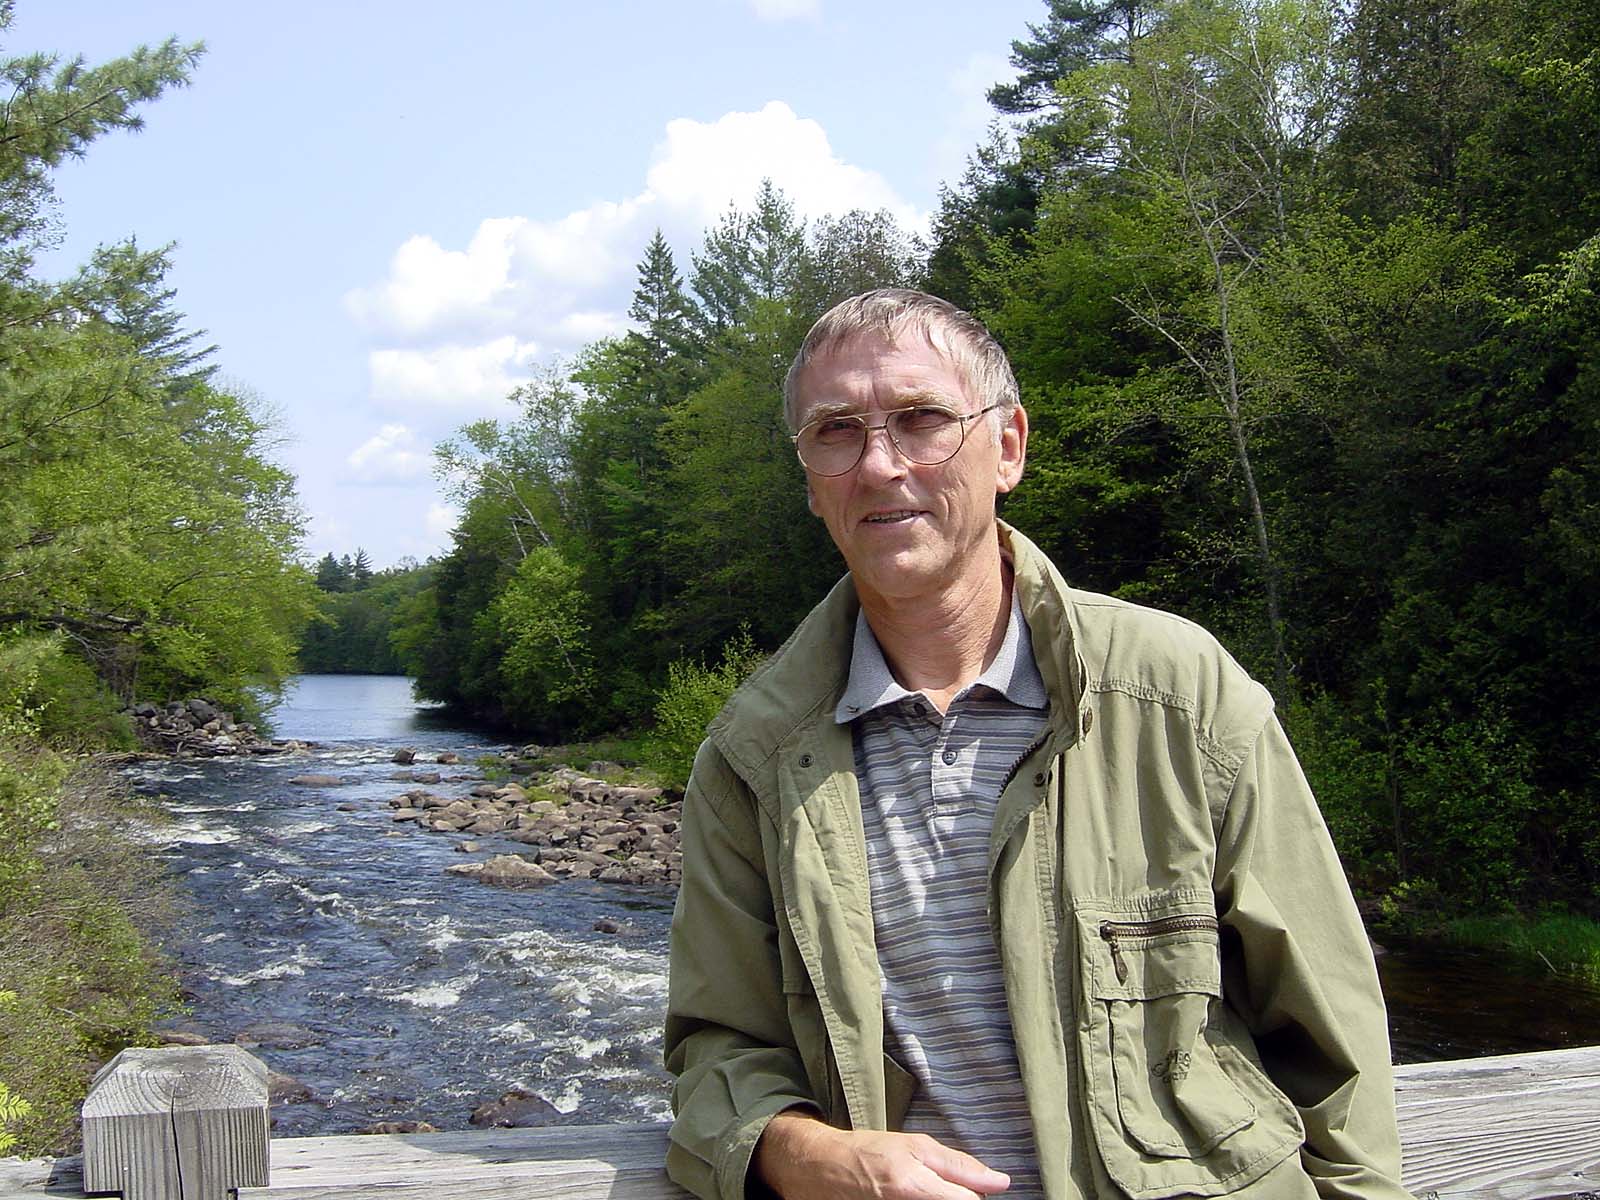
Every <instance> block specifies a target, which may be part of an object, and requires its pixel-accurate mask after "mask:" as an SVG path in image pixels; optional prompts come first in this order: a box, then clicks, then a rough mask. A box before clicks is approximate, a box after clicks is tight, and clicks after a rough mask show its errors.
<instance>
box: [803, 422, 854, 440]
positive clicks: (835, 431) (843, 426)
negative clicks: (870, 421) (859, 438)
mask: <svg viewBox="0 0 1600 1200" xmlns="http://www.w3.org/2000/svg"><path fill="white" fill-rule="evenodd" d="M860 432H861V422H860V421H858V420H856V419H855V418H854V417H838V418H836V419H834V420H831V421H818V422H817V424H816V426H815V428H814V429H813V433H814V435H815V436H816V438H817V440H818V441H820V442H843V441H848V440H849V439H850V438H853V437H855V436H856V435H857V434H858V433H860Z"/></svg>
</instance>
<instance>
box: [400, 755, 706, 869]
mask: <svg viewBox="0 0 1600 1200" xmlns="http://www.w3.org/2000/svg"><path fill="white" fill-rule="evenodd" d="M434 757H435V758H436V759H440V760H448V759H453V758H454V757H455V756H454V755H445V756H434ZM396 758H397V760H400V761H401V762H402V763H403V765H408V766H413V769H412V770H409V771H404V772H400V773H398V774H397V776H396V779H397V780H401V781H405V782H412V783H419V784H425V785H426V786H423V787H416V788H412V789H409V790H407V791H406V792H404V793H402V794H400V795H398V796H395V797H393V798H392V799H390V800H389V802H388V803H389V806H390V807H391V808H393V809H394V810H395V811H394V813H393V816H392V819H393V820H394V821H395V822H396V823H397V824H410V825H412V826H413V827H415V828H417V829H420V830H424V831H426V832H429V833H442V834H447V835H455V836H460V835H465V840H463V841H462V842H460V843H458V845H457V847H456V848H457V849H458V850H461V851H462V852H463V853H467V854H474V853H477V852H479V851H481V850H483V849H484V848H485V847H484V845H483V843H482V842H481V841H480V840H479V839H487V838H502V839H506V840H509V841H513V842H520V843H522V844H523V845H524V846H527V847H528V848H529V849H528V850H527V851H523V852H513V853H501V854H492V855H491V856H489V857H487V858H483V859H478V860H475V861H472V862H464V863H460V864H457V865H455V866H452V867H450V868H448V870H449V871H450V872H451V873H452V874H457V875H464V876H467V877H469V878H473V879H477V880H479V881H481V882H484V883H495V884H501V885H505V886H511V887H526V886H533V885H539V884H545V883H552V882H554V881H556V880H559V879H595V880H599V881H601V882H603V883H633V884H668V885H671V884H676V883H677V882H678V879H679V876H680V870H681V865H682V855H681V854H680V853H679V849H678V822H679V820H680V810H679V806H678V802H677V801H676V800H673V799H670V798H668V797H665V796H664V795H663V793H662V790H661V789H660V788H659V787H653V786H643V785H641V784H639V783H636V782H630V780H629V777H628V774H627V772H626V771H625V770H624V769H623V768H621V767H619V766H617V765H616V764H614V763H592V764H590V766H589V769H588V771H587V772H585V771H578V770H576V769H574V768H572V767H570V766H565V765H560V764H554V763H552V761H551V759H550V757H549V753H548V752H547V751H546V750H545V749H544V748H543V747H539V746H527V747H523V748H522V749H520V750H507V751H504V752H503V753H502V754H501V755H500V756H499V759H498V761H497V762H493V763H490V764H488V766H487V768H486V771H485V773H484V774H486V775H500V774H504V775H507V776H509V777H511V778H508V779H506V780H505V781H503V782H499V781H495V780H492V779H487V778H485V777H484V775H483V774H480V775H472V774H468V775H456V776H453V777H451V778H450V779H448V780H447V779H446V778H445V776H444V775H443V774H442V773H440V772H438V771H432V770H426V769H423V770H417V769H415V764H416V763H417V762H418V761H424V762H425V761H426V758H425V757H421V758H419V756H418V755H417V754H416V752H415V751H409V750H402V751H400V752H398V753H397V755H396ZM440 765H446V766H448V765H451V764H450V762H449V761H441V762H440ZM450 783H455V784H461V785H464V788H462V787H456V788H451V789H450V790H448V791H445V790H434V789H435V788H442V787H443V786H445V785H447V784H450Z"/></svg>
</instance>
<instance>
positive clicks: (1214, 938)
mask: <svg viewBox="0 0 1600 1200" xmlns="http://www.w3.org/2000/svg"><path fill="white" fill-rule="evenodd" d="M1206 900H1207V901H1208V900H1209V897H1207V898H1206ZM1202 903H1203V902H1202V901H1194V902H1190V901H1184V902H1181V903H1176V904H1172V905H1168V906H1166V907H1162V908H1159V909H1156V910H1152V909H1150V908H1148V907H1145V908H1141V909H1140V910H1139V911H1136V912H1128V911H1119V910H1115V909H1098V908H1085V907H1080V908H1079V910H1078V912H1077V921H1078V936H1079V939H1080V940H1079V946H1080V955H1081V962H1082V984H1083V995H1084V1003H1083V1004H1082V1006H1081V1009H1080V1013H1079V1026H1078V1029H1079V1038H1080V1042H1081V1045H1082V1050H1083V1053H1082V1056H1081V1061H1082V1070H1083V1075H1084V1080H1083V1082H1084V1086H1085V1097H1086V1102H1087V1107H1088V1109H1089V1118H1090V1120H1089V1123H1090V1127H1091V1129H1092V1133H1093V1138H1094V1142H1095V1145H1096V1146H1097V1147H1098V1149H1099V1151H1100V1158H1101V1162H1102V1164H1103V1166H1104V1167H1105V1171H1106V1174H1107V1175H1109V1176H1110V1177H1111V1179H1112V1181H1113V1182H1115V1183H1116V1184H1117V1186H1118V1187H1119V1188H1121V1189H1122V1191H1123V1192H1125V1193H1126V1194H1127V1195H1128V1196H1130V1197H1134V1198H1135V1200H1155V1198H1157V1197H1166V1196H1176V1195H1198V1196H1216V1195H1225V1194H1227V1193H1229V1192H1232V1191H1236V1190H1238V1189H1240V1188H1242V1187H1244V1186H1245V1185H1247V1184H1249V1183H1250V1182H1251V1181H1253V1180H1255V1179H1257V1178H1259V1177H1260V1176H1261V1175H1263V1174H1265V1173H1266V1172H1267V1171H1268V1170H1270V1169H1271V1168H1272V1167H1273V1166H1275V1165H1276V1164H1277V1163H1279V1162H1281V1161H1282V1160H1283V1159H1284V1158H1286V1157H1288V1155H1290V1154H1292V1153H1294V1152H1295V1151H1296V1150H1297V1149H1298V1148H1299V1146H1300V1143H1301V1141H1302V1140H1303V1138H1304V1132H1303V1130H1302V1128H1301V1125H1300V1119H1299V1114H1298V1113H1296V1112H1295V1110H1294V1107H1293V1106H1292V1105H1291V1104H1290V1103H1289V1101H1288V1100H1287V1098H1286V1097H1284V1095H1283V1094H1282V1093H1281V1092H1280V1091H1279V1090H1278V1089H1277V1088H1276V1087H1275V1086H1274V1085H1273V1084H1272V1082H1271V1081H1270V1080H1269V1079H1267V1077H1266V1076H1265V1075H1264V1074H1263V1073H1262V1071H1261V1070H1260V1068H1259V1067H1258V1066H1257V1065H1256V1064H1255V1062H1254V1061H1253V1056H1252V1055H1250V1054H1248V1053H1246V1052H1245V1051H1244V1049H1243V1048H1241V1047H1239V1046H1236V1045H1234V1044H1233V1042H1232V1041H1231V1040H1230V1039H1229V1037H1227V1036H1226V1035H1225V1034H1224V1033H1223V1028H1224V1027H1225V1026H1226V1027H1228V1028H1232V1027H1233V1025H1232V1023H1225V1022H1223V1021H1222V1020H1221V1019H1220V1018H1221V1015H1222V1014H1221V1005H1222V1003H1223V1001H1222V968H1221V958H1220V953H1219V942H1218V929H1217V920H1216V917H1215V916H1214V915H1213V914H1212V913H1211V912H1210V910H1209V907H1208V906H1207V907H1202ZM1243 1036H1248V1035H1243Z"/></svg>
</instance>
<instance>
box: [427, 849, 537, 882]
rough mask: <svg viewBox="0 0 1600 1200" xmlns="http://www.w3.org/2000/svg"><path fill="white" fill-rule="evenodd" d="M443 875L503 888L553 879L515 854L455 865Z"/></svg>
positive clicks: (499, 855)
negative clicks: (462, 876) (460, 877)
mask: <svg viewBox="0 0 1600 1200" xmlns="http://www.w3.org/2000/svg"><path fill="white" fill-rule="evenodd" d="M445 874H447V875H465V876H467V877H468V878H470V879H476V880H478V882H480V883H496V884H500V885H501V886H503V887H523V886H528V885H532V884H538V883H549V882H550V881H551V880H553V879H554V878H555V876H553V875H552V874H550V872H549V871H546V870H545V869H544V868H543V867H541V866H540V865H539V864H538V863H532V862H529V861H528V860H527V859H525V858H522V857H520V856H518V855H515V854H496V855H495V856H494V857H493V858H491V859H489V860H487V861H486V862H478V863H457V864H456V865H454V866H450V867H446V868H445Z"/></svg>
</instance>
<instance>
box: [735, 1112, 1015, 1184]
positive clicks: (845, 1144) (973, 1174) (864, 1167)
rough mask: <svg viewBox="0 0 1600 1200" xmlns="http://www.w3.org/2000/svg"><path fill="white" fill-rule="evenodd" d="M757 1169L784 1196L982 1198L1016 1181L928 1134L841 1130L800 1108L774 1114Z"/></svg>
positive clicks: (759, 1151) (764, 1135)
mask: <svg viewBox="0 0 1600 1200" xmlns="http://www.w3.org/2000/svg"><path fill="white" fill-rule="evenodd" d="M752 1166H753V1168H754V1170H755V1171H756V1173H757V1174H758V1175H759V1176H760V1177H761V1179H762V1180H763V1181H764V1182H765V1183H766V1185H767V1186H768V1187H770V1188H771V1189H772V1190H773V1191H775V1192H777V1193H778V1195H780V1196H782V1197H783V1200H852V1198H854V1197H861V1198H863V1200H979V1197H982V1196H989V1195H993V1194H994V1193H996V1192H1003V1191H1005V1190H1006V1188H1008V1187H1010V1186H1011V1180H1010V1179H1008V1178H1007V1177H1006V1176H1005V1175H1004V1174H1002V1173H1001V1172H999V1171H992V1170H990V1169H989V1168H988V1167H986V1166H984V1165H983V1164H982V1163H981V1162H979V1161H978V1160H977V1159H975V1158H973V1157H972V1155H970V1154H963V1153H962V1152H961V1151H959V1150H952V1149H951V1148H950V1147H949V1146H946V1145H943V1144H942V1143H940V1142H937V1141H935V1140H934V1139H933V1138H931V1137H928V1136H927V1135H926V1134H922V1133H881V1132H877V1131H870V1130H868V1131H861V1132H856V1131H853V1130H848V1129H835V1128H834V1127H833V1126H832V1125H829V1124H827V1123H826V1122H824V1121H822V1120H821V1119H819V1118H817V1117H815V1116H811V1115H809V1114H807V1113H803V1112H795V1111H790V1112H782V1113H779V1114H778V1115H777V1116H775V1117H773V1118H772V1120H771V1122H770V1123H769V1124H768V1125H767V1128H766V1130H765V1131H764V1132H763V1133H762V1135H761V1140H760V1141H759V1142H757V1143H756V1153H755V1160H754V1162H753V1163H752Z"/></svg>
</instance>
